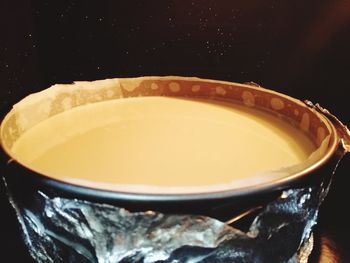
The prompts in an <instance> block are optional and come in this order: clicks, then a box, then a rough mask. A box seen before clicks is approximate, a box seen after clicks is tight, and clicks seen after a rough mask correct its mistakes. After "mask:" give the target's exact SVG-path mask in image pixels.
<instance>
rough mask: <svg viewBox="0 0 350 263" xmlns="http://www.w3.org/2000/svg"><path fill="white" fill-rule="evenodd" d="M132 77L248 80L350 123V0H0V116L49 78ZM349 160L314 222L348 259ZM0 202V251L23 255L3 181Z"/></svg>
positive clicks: (329, 243)
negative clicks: (298, 99) (318, 220)
mask: <svg viewBox="0 0 350 263" xmlns="http://www.w3.org/2000/svg"><path fill="white" fill-rule="evenodd" d="M140 75H183V76H198V77H205V78H214V79H221V80H229V81H235V82H247V81H254V82H256V83H259V84H260V85H261V86H263V87H267V88H271V89H274V90H277V91H280V92H283V93H286V94H289V95H291V96H294V97H297V98H300V99H309V100H311V101H313V102H319V103H320V104H321V105H322V106H324V107H325V108H327V109H329V110H330V111H331V112H333V113H334V114H335V115H336V116H338V117H339V118H341V119H342V121H344V122H345V123H347V124H350V112H349V110H348V105H349V102H348V100H349V97H348V96H347V90H348V89H349V88H350V1H348V0H308V1H289V0H278V1H277V0H264V1H259V0H235V1H232V0H222V1H214V0H201V1H199V0H197V1H166V0H159V1H155V0H148V1H146V0H144V1H141V0H140V1H132V0H128V1H84V0H80V1H78V0H77V1H63V0H60V1H49V0H48V1H29V0H23V1H10V0H5V1H4V0H2V1H1V2H0V81H1V82H0V113H1V114H4V113H6V112H7V111H8V110H9V109H10V107H11V105H12V104H13V103H15V102H17V101H18V100H19V99H21V98H23V97H24V96H25V95H27V94H29V93H32V92H35V91H39V90H41V89H43V88H46V87H48V86H50V85H52V84H55V83H67V82H72V81H74V80H94V79H103V78H109V77H126V76H140ZM349 160H350V159H349V157H346V158H345V160H344V161H343V162H342V163H341V165H340V167H339V169H338V172H337V174H336V177H335V180H334V184H333V188H332V190H331V193H330V195H329V196H328V199H327V200H326V202H325V203H324V205H323V207H322V210H321V215H320V224H319V227H318V229H317V231H318V236H319V237H321V238H322V239H319V241H320V240H321V241H322V244H323V245H322V247H323V249H322V250H320V251H321V254H324V253H325V252H324V251H325V248H324V247H330V248H331V251H333V252H332V253H333V254H334V255H335V254H336V255H338V257H339V259H338V262H350V255H349V254H350V245H349V243H348V242H346V240H347V239H348V238H349V234H350V226H349V225H348V224H349V220H347V217H346V216H345V215H344V211H346V210H347V208H348V207H349V204H348V201H349V197H348V193H349V190H348V189H349V186H348V184H347V178H346V177H347V176H348V172H349V170H350V161H349ZM0 205H1V207H0V209H1V210H0V211H1V221H0V224H1V232H0V233H1V242H2V243H3V244H1V247H0V255H1V256H4V255H12V256H13V257H12V259H11V261H9V262H27V259H26V258H25V254H24V252H23V247H22V246H23V245H22V243H21V242H20V239H19V238H18V236H19V229H18V225H17V223H16V220H15V216H14V213H13V211H12V210H11V209H10V207H9V205H8V202H7V198H6V195H5V192H4V190H3V186H1V193H0ZM319 241H318V242H319ZM318 245H319V244H318ZM317 254H318V252H317V251H316V253H315V255H314V259H315V261H317V259H316V258H317ZM325 262H326V261H325Z"/></svg>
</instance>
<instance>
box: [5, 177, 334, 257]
mask: <svg viewBox="0 0 350 263" xmlns="http://www.w3.org/2000/svg"><path fill="white" fill-rule="evenodd" d="M5 183H6V182H5ZM329 184H330V183H327V184H325V183H322V184H321V185H319V186H312V187H306V188H300V189H289V190H286V191H283V192H282V193H281V195H280V196H279V197H278V198H277V199H276V200H274V201H273V202H271V203H269V204H267V205H266V206H265V207H263V208H262V209H261V210H260V212H259V213H258V214H257V215H256V216H254V217H253V221H252V223H251V225H250V227H249V228H248V230H247V231H245V232H244V231H242V230H239V229H237V228H235V227H234V226H232V225H229V224H228V223H225V222H221V221H219V220H217V219H214V218H209V217H206V216H198V215H172V214H162V213H158V212H155V211H147V212H137V213H131V212H129V211H127V210H125V209H123V208H119V207H114V206H111V205H107V204H99V203H92V202H87V201H83V200H77V199H66V198H60V197H54V198H51V197H48V196H47V195H45V193H43V192H39V191H38V192H37V196H36V201H37V203H36V205H35V206H33V207H30V208H28V207H24V206H22V205H21V203H20V202H17V201H16V198H15V196H14V195H12V194H11V191H10V190H8V193H9V197H10V201H11V204H12V205H13V207H14V208H15V210H16V213H17V216H18V219H19V222H20V224H21V227H22V230H23V237H24V240H25V243H26V244H27V246H28V248H29V251H30V254H31V256H32V257H33V258H34V259H35V260H36V261H37V262H42V263H44V262H98V263H115V262H121V263H180V262H181V263H196V262H203V263H206V262H216V263H220V262H223V263H224V262H225V263H229V262H256V263H258V262H287V263H294V262H296V263H297V262H300V263H304V262H307V260H308V257H309V255H310V253H311V251H312V247H313V236H312V227H313V226H314V225H315V224H316V222H317V215H318V209H319V206H320V204H321V203H322V201H323V199H324V197H325V196H326V194H327V192H328V188H329Z"/></svg>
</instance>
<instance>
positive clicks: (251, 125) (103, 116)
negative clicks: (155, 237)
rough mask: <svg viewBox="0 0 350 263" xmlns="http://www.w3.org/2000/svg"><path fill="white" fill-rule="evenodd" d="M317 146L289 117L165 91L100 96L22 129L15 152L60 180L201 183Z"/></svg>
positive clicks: (271, 165)
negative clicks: (100, 99)
mask: <svg viewBox="0 0 350 263" xmlns="http://www.w3.org/2000/svg"><path fill="white" fill-rule="evenodd" d="M313 150H315V147H314V145H313V144H312V142H311V141H310V140H309V139H308V138H307V137H306V136H305V135H304V134H303V133H302V132H301V131H300V130H298V129H296V128H294V127H292V126H291V125H289V124H288V123H286V122H284V121H282V120H280V119H278V118H277V117H275V116H272V115H270V114H268V113H264V112H261V111H258V110H255V109H251V108H248V107H244V106H241V105H237V104H232V103H227V102H221V101H213V100H211V101H209V100H207V101H206V100H191V99H181V98H170V97H138V98H127V99H119V100H112V101H105V102H99V103H94V104H89V105H84V106H80V107H77V108H73V109H71V110H69V111H66V112H63V113H60V114H58V115H55V116H53V117H51V118H49V119H47V120H45V121H43V122H41V123H39V124H37V125H36V126H34V127H33V128H31V129H29V130H28V131H26V132H25V133H24V134H23V135H22V136H21V137H20V138H19V139H18V140H17V142H16V143H15V144H14V146H13V148H12V152H13V155H14V156H15V157H16V159H18V160H19V161H20V162H21V163H23V164H25V165H27V166H28V167H30V168H32V169H33V170H36V171H39V172H41V173H44V174H46V175H49V176H51V177H53V178H57V179H60V180H64V181H74V182H76V181H80V180H83V181H87V182H90V183H93V182H98V183H107V184H116V185H124V184H126V185H134V184H135V185H153V186H203V185H213V184H223V183H228V182H232V181H235V180H240V179H245V178H248V177H251V176H254V175H256V174H259V173H261V172H264V171H269V170H277V169H280V168H282V167H287V166H291V165H295V164H298V163H300V162H302V161H304V160H306V159H307V157H308V156H309V154H310V153H311V152H312V151H313Z"/></svg>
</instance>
